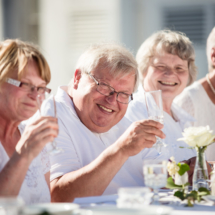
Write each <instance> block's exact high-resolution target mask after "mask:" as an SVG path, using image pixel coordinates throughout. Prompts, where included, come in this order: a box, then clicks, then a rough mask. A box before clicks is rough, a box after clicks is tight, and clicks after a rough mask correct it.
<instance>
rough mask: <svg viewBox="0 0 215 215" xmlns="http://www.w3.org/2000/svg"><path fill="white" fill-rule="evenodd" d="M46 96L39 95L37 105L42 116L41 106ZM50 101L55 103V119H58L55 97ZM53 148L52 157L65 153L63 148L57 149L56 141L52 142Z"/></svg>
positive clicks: (50, 152)
mask: <svg viewBox="0 0 215 215" xmlns="http://www.w3.org/2000/svg"><path fill="white" fill-rule="evenodd" d="M46 95H47V94H46ZM46 95H45V93H44V94H38V95H37V104H38V109H39V113H40V116H41V115H42V113H41V105H42V102H43V101H44V100H45V97H46ZM50 100H52V101H53V106H54V111H53V117H55V118H57V108H56V102H55V97H54V96H52V97H50ZM51 147H52V149H51V150H50V151H48V152H49V154H50V155H55V154H58V153H61V152H63V150H62V149H61V148H59V147H57V143H56V140H53V141H52V143H51Z"/></svg>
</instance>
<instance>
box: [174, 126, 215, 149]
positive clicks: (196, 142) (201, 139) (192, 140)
mask: <svg viewBox="0 0 215 215" xmlns="http://www.w3.org/2000/svg"><path fill="white" fill-rule="evenodd" d="M212 133H213V131H212V130H210V127H209V126H206V127H203V126H200V127H189V128H186V129H184V132H183V133H182V135H183V136H184V137H183V138H180V139H178V140H183V141H184V142H186V143H187V144H188V145H189V146H191V147H196V146H197V147H200V146H208V145H209V144H211V143H212V142H213V141H214V138H215V135H213V134H212Z"/></svg>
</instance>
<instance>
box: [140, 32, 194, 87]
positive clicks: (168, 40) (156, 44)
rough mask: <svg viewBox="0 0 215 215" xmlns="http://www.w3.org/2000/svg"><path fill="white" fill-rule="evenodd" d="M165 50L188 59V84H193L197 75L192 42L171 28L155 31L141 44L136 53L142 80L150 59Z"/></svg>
mask: <svg viewBox="0 0 215 215" xmlns="http://www.w3.org/2000/svg"><path fill="white" fill-rule="evenodd" d="M163 52H167V53H169V54H173V55H177V56H178V57H180V58H181V59H182V60H187V61H188V69H189V82H188V84H187V85H190V84H192V83H193V82H194V81H195V79H196V75H197V68H196V65H195V62H194V61H195V53H194V48H193V46H192V42H191V41H190V40H189V38H188V37H186V36H185V35H184V34H183V33H181V32H176V31H171V30H162V31H158V32H156V33H154V34H153V35H151V36H150V37H149V38H148V39H146V40H145V42H143V44H142V45H141V46H140V48H139V50H138V52H137V55H136V60H137V63H138V70H139V72H140V77H141V81H142V82H143V79H144V73H145V72H146V71H147V69H148V66H149V61H150V59H151V58H152V57H153V56H154V55H155V54H156V53H163Z"/></svg>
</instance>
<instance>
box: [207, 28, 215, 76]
mask: <svg viewBox="0 0 215 215" xmlns="http://www.w3.org/2000/svg"><path fill="white" fill-rule="evenodd" d="M213 47H215V27H214V28H213V29H212V31H211V33H210V34H209V36H208V39H207V46H206V54H207V58H208V70H209V72H211V71H212V70H213V69H215V68H214V66H213V64H212V62H211V56H210V51H211V49H212V48H213Z"/></svg>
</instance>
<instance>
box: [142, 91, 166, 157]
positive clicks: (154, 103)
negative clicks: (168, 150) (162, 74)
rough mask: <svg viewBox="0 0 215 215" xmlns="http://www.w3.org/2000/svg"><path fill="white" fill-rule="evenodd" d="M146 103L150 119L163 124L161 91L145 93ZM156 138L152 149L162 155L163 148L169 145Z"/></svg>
mask: <svg viewBox="0 0 215 215" xmlns="http://www.w3.org/2000/svg"><path fill="white" fill-rule="evenodd" d="M145 101H146V108H147V112H148V118H149V119H152V120H155V121H157V122H160V123H162V124H163V118H164V116H163V103H162V96H161V90H156V91H149V92H145ZM156 138H157V141H156V143H155V144H154V145H153V146H152V147H154V148H156V150H157V151H158V153H159V154H160V153H161V148H162V147H166V146H167V144H165V143H164V142H163V140H162V139H161V138H160V137H156Z"/></svg>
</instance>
